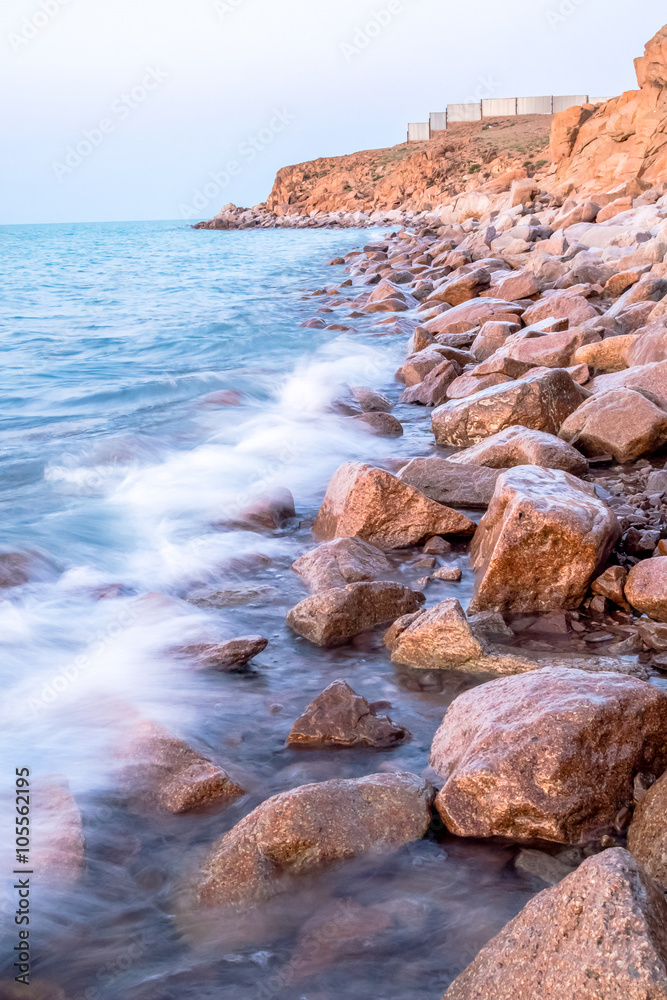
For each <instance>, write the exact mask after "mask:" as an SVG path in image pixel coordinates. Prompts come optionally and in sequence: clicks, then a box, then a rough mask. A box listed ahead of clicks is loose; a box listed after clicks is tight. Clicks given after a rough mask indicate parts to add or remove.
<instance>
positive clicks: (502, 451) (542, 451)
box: [414, 410, 588, 488]
mask: <svg viewBox="0 0 667 1000" xmlns="http://www.w3.org/2000/svg"><path fill="white" fill-rule="evenodd" d="M575 413H576V410H575ZM416 461H422V462H423V461H428V459H416ZM449 462H450V463H462V464H463V465H464V466H467V465H469V464H471V463H473V464H475V465H480V466H488V467H489V468H492V469H511V468H513V467H514V466H516V465H541V466H543V467H544V468H546V469H562V470H563V471H564V472H571V473H572V475H573V476H583V475H584V473H586V472H587V471H588V462H587V461H586V459H585V458H584V457H583V456H582V455H581V454H580V453H579V452H578V451H577V450H576V448H573V447H572V446H571V445H569V444H566V443H565V442H564V441H561V440H560V438H557V437H555V435H553V434H545V432H544V431H533V430H529V429H528V428H527V427H521V426H520V425H517V426H514V427H506V428H505V430H504V431H499V432H498V433H497V434H493V435H492V436H491V437H489V438H486V440H485V441H480V443H479V444H475V445H473V446H472V448H466V449H465V451H461V452H459V453H458V454H457V455H452V456H450V458H449ZM414 485H417V484H416V483H415V484H414ZM422 488H423V487H422Z"/></svg>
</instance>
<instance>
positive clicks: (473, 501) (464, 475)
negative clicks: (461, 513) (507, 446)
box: [398, 458, 500, 508]
mask: <svg viewBox="0 0 667 1000" xmlns="http://www.w3.org/2000/svg"><path fill="white" fill-rule="evenodd" d="M499 475H500V472H499V471H496V470H494V469H486V468H483V467H482V466H481V465H461V464H454V462H453V461H450V460H449V459H446V458H413V459H412V461H411V462H408V464H407V465H406V466H405V467H404V468H402V469H401V471H400V472H399V473H398V478H399V479H400V480H401V482H403V483H407V484H408V485H409V486H414V487H415V489H418V490H419V491H420V492H421V493H424V494H425V495H426V496H427V497H430V498H431V500H435V501H436V502H437V503H441V504H451V505H452V506H453V507H481V508H485V507H488V506H489V504H490V502H491V498H492V496H493V493H494V490H495V488H496V482H497V480H498V476H499Z"/></svg>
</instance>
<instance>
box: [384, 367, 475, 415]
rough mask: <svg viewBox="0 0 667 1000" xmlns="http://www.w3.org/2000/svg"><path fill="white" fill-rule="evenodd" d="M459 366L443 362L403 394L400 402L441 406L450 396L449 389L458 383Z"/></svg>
mask: <svg viewBox="0 0 667 1000" xmlns="http://www.w3.org/2000/svg"><path fill="white" fill-rule="evenodd" d="M460 370H461V369H460V368H459V366H458V365H457V364H456V363H455V362H452V361H444V360H443V361H442V362H441V363H440V364H439V365H437V366H436V367H435V368H432V369H431V371H430V372H429V373H428V374H427V375H426V376H425V377H424V378H423V379H422V381H421V382H419V383H418V384H417V385H413V386H410V388H409V389H406V390H405V392H404V393H402V395H401V398H400V400H399V402H401V403H417V404H419V405H420V406H440V404H441V403H444V402H445V400H446V399H447V397H448V395H449V387H450V385H451V384H452V382H455V381H457V379H458V373H459V372H460Z"/></svg>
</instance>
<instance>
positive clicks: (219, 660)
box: [179, 635, 269, 673]
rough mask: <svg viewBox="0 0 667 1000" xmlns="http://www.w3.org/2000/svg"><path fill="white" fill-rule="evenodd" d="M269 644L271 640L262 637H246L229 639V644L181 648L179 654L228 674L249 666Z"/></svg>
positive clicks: (209, 644)
mask: <svg viewBox="0 0 667 1000" xmlns="http://www.w3.org/2000/svg"><path fill="white" fill-rule="evenodd" d="M268 644H269V640H268V639H265V638H264V637H263V636H261V635H244V636H241V637H240V638H238V639H228V640H227V642H220V643H205V644H203V645H200V646H185V647H181V648H180V649H179V652H180V653H183V654H184V655H186V656H194V657H196V659H197V661H198V662H199V663H201V664H202V665H204V666H207V667H213V669H214V670H221V671H223V672H225V673H226V672H228V671H231V670H238V669H240V668H241V667H245V666H247V665H248V663H250V661H251V660H253V659H254V658H255V657H256V656H259V654H260V653H263V652H264V650H265V649H266V647H267V646H268Z"/></svg>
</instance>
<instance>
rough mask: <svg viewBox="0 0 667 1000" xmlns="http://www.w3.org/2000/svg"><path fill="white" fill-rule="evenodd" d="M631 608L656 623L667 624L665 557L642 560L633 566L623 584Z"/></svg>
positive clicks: (666, 566) (666, 562)
mask: <svg viewBox="0 0 667 1000" xmlns="http://www.w3.org/2000/svg"><path fill="white" fill-rule="evenodd" d="M625 597H626V600H628V601H629V602H630V604H631V605H632V607H633V608H635V609H636V610H637V611H639V612H640V613H641V614H643V615H648V616H649V618H652V619H653V620H654V621H656V622H667V556H656V557H654V558H653V559H644V560H643V561H642V562H639V563H637V565H636V566H633V567H632V569H631V570H630V572H629V574H628V579H627V581H626V584H625Z"/></svg>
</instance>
